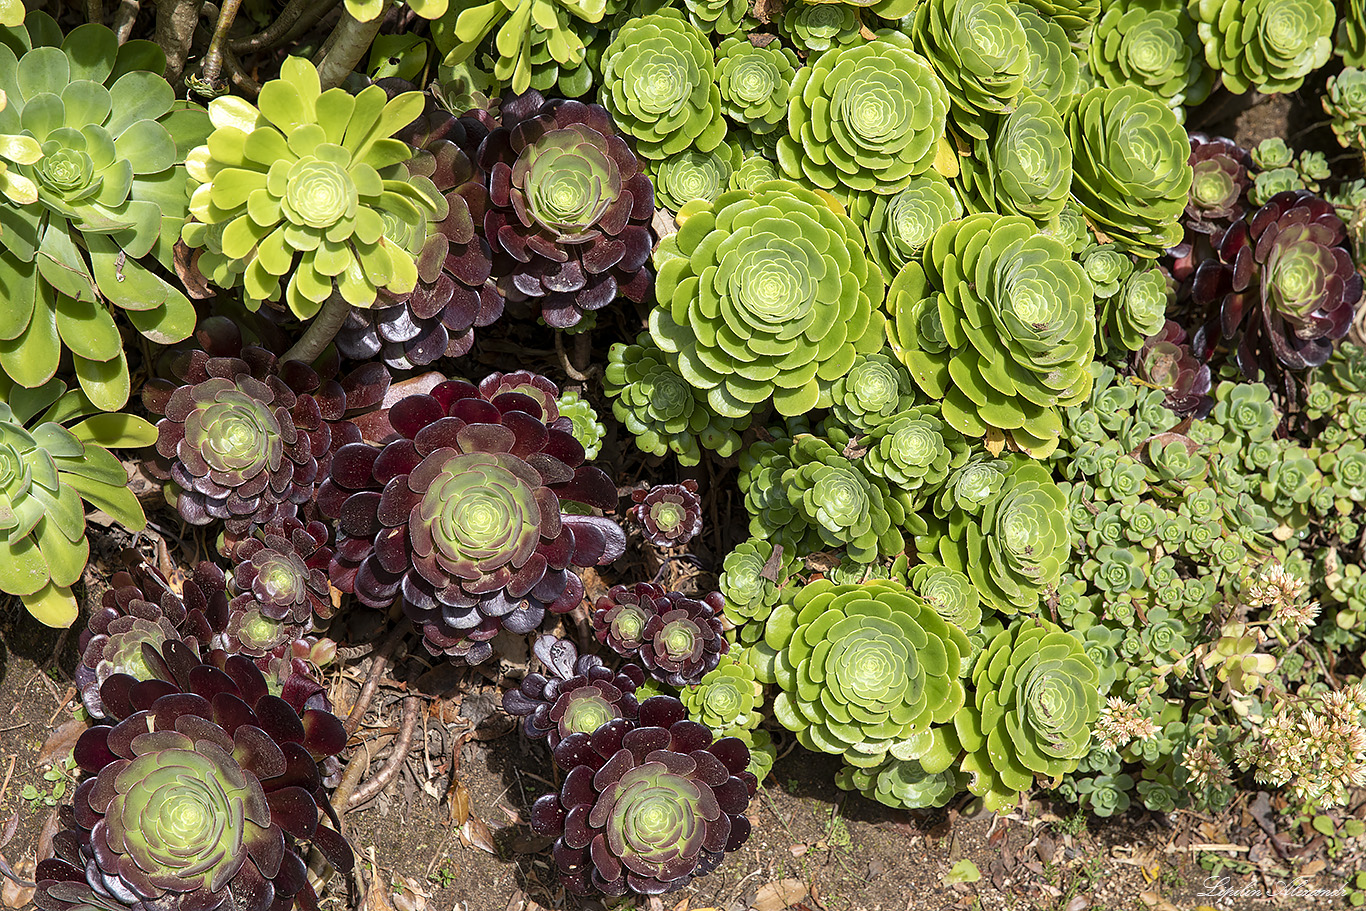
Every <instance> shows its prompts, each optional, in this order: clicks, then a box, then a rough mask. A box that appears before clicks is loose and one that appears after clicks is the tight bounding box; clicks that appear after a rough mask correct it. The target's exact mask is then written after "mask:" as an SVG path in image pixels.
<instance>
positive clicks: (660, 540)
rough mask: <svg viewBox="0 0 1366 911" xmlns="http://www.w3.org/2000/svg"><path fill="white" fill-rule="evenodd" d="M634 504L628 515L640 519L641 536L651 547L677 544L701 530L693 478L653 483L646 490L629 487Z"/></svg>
mask: <svg viewBox="0 0 1366 911" xmlns="http://www.w3.org/2000/svg"><path fill="white" fill-rule="evenodd" d="M631 499H632V500H634V501H635V503H636V505H635V506H632V507H631V517H632V518H633V519H635V520H636V521H637V522H639V523H640V527H641V528H642V529H643V530H644V532H645V540H646V541H649V542H650V543H651V544H653V545H654V546H655V547H679V546H681V545H684V544H687V543H688V542H689V541H691V540H692V539H693V538H694V537H695V536H696V535H697V534H699V533H700V532H701V531H702V500H701V498H699V497H698V496H697V482H696V481H693V480H686V481H684V482H682V483H681V484H656V485H655V486H654V487H651V488H650V489H648V490H633V491H631Z"/></svg>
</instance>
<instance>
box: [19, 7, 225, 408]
mask: <svg viewBox="0 0 1366 911" xmlns="http://www.w3.org/2000/svg"><path fill="white" fill-rule="evenodd" d="M21 23H22V24H21ZM6 24H7V25H8V26H9V27H8V28H7V29H5V31H4V33H3V34H4V38H5V41H4V43H5V49H4V50H3V51H0V81H3V83H4V93H5V104H4V107H3V109H0V134H4V135H5V136H6V137H7V138H6V141H5V154H4V157H5V158H6V159H7V165H6V174H5V175H4V176H5V186H6V187H7V188H8V192H7V193H6V198H5V199H3V200H0V218H3V220H4V228H5V230H4V234H5V242H4V249H3V251H0V284H3V286H4V288H5V289H6V290H5V299H6V302H7V303H6V305H5V306H4V307H3V308H0V310H3V312H2V313H0V367H3V370H4V373H5V374H6V375H7V376H8V377H9V378H11V379H13V380H14V381H15V382H17V383H18V384H19V385H21V386H26V387H29V388H33V389H36V388H39V387H41V386H43V384H44V383H46V382H48V381H49V380H51V379H52V378H53V376H54V375H55V374H56V372H57V368H58V362H59V360H60V358H61V355H62V352H63V349H66V350H68V351H70V352H71V358H72V359H71V366H72V369H73V370H74V372H75V374H76V380H77V382H78V383H79V384H80V387H81V389H82V390H83V391H84V392H85V394H86V395H87V396H88V397H89V399H90V401H91V402H93V403H94V404H95V405H97V406H99V407H100V408H101V409H103V410H106V411H117V410H118V409H119V408H122V407H123V405H124V403H125V402H127V400H128V395H129V390H130V388H131V386H130V379H129V376H128V362H127V359H126V357H125V355H124V351H123V346H124V343H123V338H122V337H121V336H120V334H119V329H118V327H117V325H116V324H115V322H114V318H113V315H112V314H113V313H114V312H120V311H121V312H122V313H123V314H124V315H125V316H126V317H127V318H128V321H129V322H130V323H132V324H133V327H134V328H136V329H137V330H138V332H140V333H142V334H143V335H144V336H146V337H147V338H148V339H150V340H151V341H152V342H155V343H157V344H162V345H169V344H173V343H175V342H178V341H180V340H181V339H184V338H186V337H187V336H188V335H189V334H190V333H191V332H192V331H193V330H194V323H195V312H194V307H193V305H191V303H190V301H189V298H187V297H186V296H185V294H184V293H182V292H181V291H180V290H179V289H178V288H176V287H175V286H174V285H172V284H171V283H170V282H168V281H166V280H165V279H164V278H162V276H161V274H160V272H161V270H167V271H169V270H170V269H171V268H172V267H173V261H172V248H173V246H174V244H175V241H176V237H177V235H178V232H179V225H180V224H181V223H182V222H183V221H184V220H185V213H186V211H187V208H188V206H189V196H188V195H187V194H186V192H185V189H184V183H185V167H184V162H185V156H186V153H187V151H188V149H189V148H190V147H191V146H193V145H194V144H195V143H197V142H199V141H202V139H203V137H204V136H205V135H207V133H208V128H209V125H208V119H207V117H206V116H205V114H204V111H203V109H202V108H198V107H197V106H195V105H193V104H190V103H188V102H178V101H176V99H175V93H174V91H173V90H172V89H171V86H170V84H169V83H167V82H166V80H164V79H163V78H161V72H162V70H163V69H164V68H165V64H166V59H165V55H164V54H163V53H162V52H161V49H160V48H159V47H157V45H155V44H153V43H152V42H150V41H143V40H133V41H128V42H124V43H120V41H119V40H118V38H117V37H116V36H115V34H114V32H113V31H112V30H110V29H108V28H105V27H104V26H103V25H97V24H93V23H92V24H87V25H84V26H78V27H77V28H76V29H74V30H72V31H71V32H70V33H69V34H67V35H66V36H65V37H63V35H62V31H61V29H60V28H59V27H58V26H57V23H56V22H54V21H53V19H52V18H51V17H50V16H49V15H48V14H47V13H43V12H38V13H35V14H34V15H32V16H30V17H29V18H28V19H27V21H25V20H24V19H23V18H22V16H21V17H20V18H19V20H18V21H17V22H16V21H14V19H13V17H12V16H10V17H6ZM153 262H155V263H157V264H158V265H157V266H156V267H153V266H152V263H153Z"/></svg>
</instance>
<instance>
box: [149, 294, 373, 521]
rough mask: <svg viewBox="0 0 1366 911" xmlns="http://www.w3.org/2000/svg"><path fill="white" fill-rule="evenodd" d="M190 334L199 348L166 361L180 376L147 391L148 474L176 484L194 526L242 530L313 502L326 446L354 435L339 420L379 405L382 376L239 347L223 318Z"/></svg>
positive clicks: (327, 456)
mask: <svg viewBox="0 0 1366 911" xmlns="http://www.w3.org/2000/svg"><path fill="white" fill-rule="evenodd" d="M195 338H196V340H197V341H198V342H199V344H200V345H201V346H202V350H190V351H181V352H178V353H176V354H174V355H173V356H172V357H171V362H170V372H171V373H172V374H173V375H174V376H175V377H176V381H168V380H153V381H151V382H148V383H147V384H146V385H145V386H144V387H143V391H142V400H143V404H144V405H146V406H147V410H148V411H150V412H152V413H154V414H160V415H163V417H162V419H161V420H160V421H159V422H158V423H157V442H156V453H157V456H158V458H157V459H156V460H155V461H154V462H153V463H151V464H150V465H149V468H150V470H151V471H152V473H154V474H156V475H158V476H159V477H162V478H163V479H168V480H170V481H172V482H174V495H175V505H176V508H177V510H178V511H179V512H180V515H181V518H183V519H184V520H185V521H186V522H189V523H191V524H193V525H207V524H209V523H210V522H212V521H214V520H215V519H219V520H223V521H224V522H225V523H226V526H227V530H228V532H229V534H230V535H233V536H241V535H244V534H246V533H247V532H248V531H249V529H250V528H251V527H252V526H254V525H264V524H268V523H270V522H273V521H279V520H282V519H284V518H286V517H288V516H293V515H295V514H296V513H297V512H298V511H299V508H300V506H304V505H306V504H308V503H309V502H310V501H311V500H312V498H313V494H314V489H315V484H316V483H317V480H318V478H319V477H320V475H321V474H325V473H326V470H327V466H328V464H329V463H330V461H331V457H332V452H333V451H334V450H335V449H336V448H337V447H339V446H341V445H343V444H345V443H348V442H355V441H359V439H360V432H359V431H358V430H357V429H356V427H355V425H353V424H352V423H350V422H349V421H347V420H345V418H346V417H347V415H348V414H349V413H351V412H354V411H355V410H356V409H358V408H362V409H363V408H370V407H373V406H374V405H376V404H378V402H379V401H380V400H381V399H382V398H383V396H384V391H385V390H386V389H387V388H388V384H389V376H388V373H387V372H386V371H385V370H384V368H383V366H381V365H378V364H371V365H367V366H365V367H362V368H360V369H358V370H356V371H355V372H353V373H352V374H350V375H348V376H347V377H346V378H344V379H343V380H341V381H337V380H333V379H324V378H323V377H321V376H319V374H318V373H317V371H315V370H314V369H313V368H312V367H309V366H308V365H306V364H302V363H300V362H298V361H286V362H283V363H281V362H280V361H279V360H278V359H277V358H276V356H275V355H274V354H272V353H270V352H269V351H267V350H265V349H264V348H257V347H253V346H249V345H243V343H242V336H241V333H240V331H239V330H238V329H237V327H236V326H235V325H234V324H233V323H232V322H231V321H229V320H227V319H226V318H223V317H211V318H210V319H207V320H205V321H204V322H203V323H201V324H200V326H199V329H198V330H197V331H196V333H195Z"/></svg>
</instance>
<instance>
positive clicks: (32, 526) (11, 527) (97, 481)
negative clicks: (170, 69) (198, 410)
mask: <svg viewBox="0 0 1366 911" xmlns="http://www.w3.org/2000/svg"><path fill="white" fill-rule="evenodd" d="M63 59H65V57H63ZM155 438H156V433H155V431H154V429H153V428H152V425H151V424H149V423H147V422H146V421H144V420H143V419H142V418H139V417H136V416H134V415H131V414H110V415H106V414H102V413H101V410H100V408H99V407H97V406H96V405H94V404H93V403H92V402H91V401H90V399H89V398H88V397H87V396H86V395H85V393H84V392H82V391H80V390H77V389H73V390H69V391H68V389H67V387H66V384H65V383H63V382H62V381H61V380H58V379H51V380H48V381H47V382H45V383H43V384H42V385H41V386H39V387H38V388H36V389H26V388H24V387H23V386H19V385H16V384H15V383H14V382H13V381H12V380H11V379H10V378H9V377H7V376H5V375H4V374H3V373H0V592H3V593H4V594H7V595H17V596H18V597H19V600H20V601H22V602H23V604H24V607H25V608H26V609H27V610H28V612H29V613H30V614H32V615H33V616H34V617H35V618H37V620H38V621H39V622H41V623H43V624H45V625H47V626H54V627H65V626H70V625H71V623H72V622H73V621H74V620H75V619H76V614H77V604H76V598H75V596H74V595H73V594H72V593H71V586H72V585H74V584H75V583H76V582H77V580H79V579H80V578H81V573H82V571H83V570H84V569H85V564H86V560H87V559H88V558H89V556H90V542H89V541H88V540H87V538H86V526H85V504H89V505H90V506H93V507H94V508H96V509H99V510H102V511H103V512H104V513H105V514H106V515H108V516H110V517H112V518H113V519H114V520H115V521H117V522H118V523H119V524H120V525H122V526H123V527H124V528H127V529H130V530H132V531H139V530H141V529H142V528H143V527H145V526H146V524H147V519H146V517H145V516H144V515H143V512H142V506H141V504H139V503H138V501H137V498H136V497H134V496H133V494H132V492H131V491H130V490H129V489H128V473H127V472H126V471H125V470H124V467H123V465H122V464H121V463H120V462H119V460H118V459H117V458H115V457H114V455H113V454H111V453H110V452H109V450H110V449H122V448H136V447H140V446H147V445H149V444H150V443H151V442H152V441H153V440H154V439H155Z"/></svg>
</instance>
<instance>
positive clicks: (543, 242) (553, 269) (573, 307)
mask: <svg viewBox="0 0 1366 911" xmlns="http://www.w3.org/2000/svg"><path fill="white" fill-rule="evenodd" d="M500 113H501V116H502V125H501V127H499V128H498V129H496V130H494V131H493V132H492V133H490V134H489V135H488V137H486V138H485V139H484V141H483V144H482V145H481V146H480V150H479V165H480V167H481V168H482V169H483V170H484V171H485V172H486V173H487V174H488V175H489V197H488V201H489V205H488V209H487V211H486V212H485V214H484V236H485V237H487V238H488V240H489V243H490V244H491V245H492V246H493V251H494V274H495V276H497V279H498V288H499V290H500V291H502V292H503V294H504V296H506V297H507V299H508V300H509V301H518V302H520V301H531V302H533V303H534V304H535V305H536V306H537V307H538V308H539V311H540V315H541V317H542V318H543V319H544V320H545V321H546V323H547V324H548V325H550V326H553V327H555V328H560V329H563V328H568V327H571V326H575V325H577V324H578V323H579V321H580V320H581V319H582V318H583V317H584V315H585V314H587V313H592V312H596V311H598V310H601V309H602V308H603V307H606V306H607V305H608V304H610V303H612V301H614V300H616V298H617V296H618V295H621V296H624V297H626V298H628V299H630V300H633V301H642V300H644V299H645V296H646V295H647V294H648V293H649V289H650V280H651V276H650V272H649V270H648V268H646V266H647V263H648V262H649V259H650V247H651V245H652V244H653V235H652V234H651V232H650V219H651V218H652V217H653V215H654V193H653V190H652V189H651V186H650V181H649V178H647V177H646V176H645V175H644V174H642V173H641V170H640V162H639V161H638V160H637V159H636V157H635V155H634V154H633V153H632V152H631V148H630V146H629V145H627V143H626V140H625V139H623V138H622V137H621V136H620V135H618V133H617V129H616V127H615V126H614V125H613V123H612V118H611V117H610V116H609V115H608V113H607V111H606V110H604V109H603V108H602V107H600V106H598V105H587V104H583V103H581V102H578V101H544V100H543V99H542V97H541V95H540V93H539V92H535V91H532V92H527V93H526V94H525V95H520V96H517V97H516V98H511V99H505V100H504V103H503V104H502V106H501V108H500Z"/></svg>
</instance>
